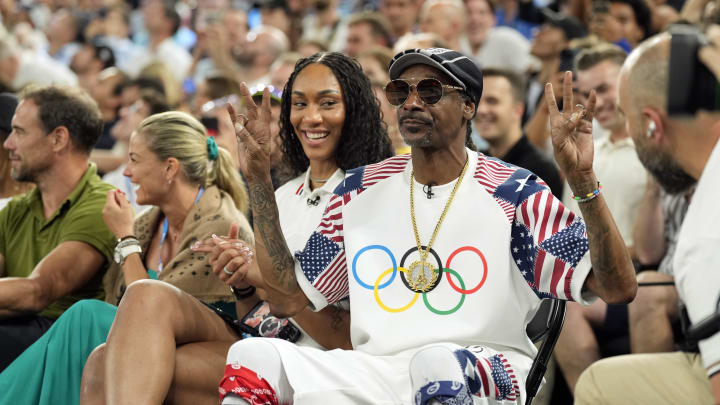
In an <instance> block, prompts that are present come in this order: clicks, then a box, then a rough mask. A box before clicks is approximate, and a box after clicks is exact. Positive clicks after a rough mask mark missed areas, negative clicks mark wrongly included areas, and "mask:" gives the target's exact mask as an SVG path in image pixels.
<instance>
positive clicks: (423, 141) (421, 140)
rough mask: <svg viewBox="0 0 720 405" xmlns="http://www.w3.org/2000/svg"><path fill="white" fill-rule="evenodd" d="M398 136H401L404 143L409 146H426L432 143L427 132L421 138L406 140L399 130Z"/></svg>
mask: <svg viewBox="0 0 720 405" xmlns="http://www.w3.org/2000/svg"><path fill="white" fill-rule="evenodd" d="M400 136H401V137H402V139H403V142H405V144H406V145H407V146H409V147H411V148H426V147H428V146H430V145H432V137H431V136H430V134H429V133H426V134H425V136H423V137H422V138H419V139H413V140H408V139H407V138H406V137H405V136H404V134H403V133H402V131H400Z"/></svg>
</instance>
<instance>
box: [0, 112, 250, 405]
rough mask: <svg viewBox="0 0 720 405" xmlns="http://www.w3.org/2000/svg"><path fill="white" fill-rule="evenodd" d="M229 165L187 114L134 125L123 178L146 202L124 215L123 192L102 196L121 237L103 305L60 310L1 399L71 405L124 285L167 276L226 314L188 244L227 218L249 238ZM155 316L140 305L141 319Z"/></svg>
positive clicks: (0, 382) (5, 383) (0, 388)
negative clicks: (142, 207)
mask: <svg viewBox="0 0 720 405" xmlns="http://www.w3.org/2000/svg"><path fill="white" fill-rule="evenodd" d="M232 162H233V161H232V158H231V157H230V155H229V153H228V152H227V151H226V150H224V149H223V148H218V147H217V145H216V144H215V141H214V139H213V138H211V137H207V136H206V135H205V128H204V127H203V126H202V124H200V122H199V121H197V120H196V119H195V118H193V117H191V116H190V115H188V114H185V113H181V112H166V113H161V114H156V115H152V116H150V117H148V118H147V119H145V120H144V121H143V122H142V123H141V124H140V126H139V127H138V129H137V130H136V131H135V133H133V135H132V137H131V138H130V145H129V162H128V165H127V168H126V169H125V172H124V174H125V175H126V176H128V177H129V178H130V181H132V182H133V183H134V184H136V185H137V186H138V189H137V201H138V203H139V204H143V205H153V206H154V207H153V208H151V209H148V210H146V211H145V212H143V213H142V214H140V215H139V216H138V217H137V218H136V219H135V220H134V221H133V213H132V209H131V206H130V203H129V202H128V201H127V199H126V198H125V196H124V195H123V194H122V192H120V191H118V190H113V191H110V192H109V193H108V198H107V203H106V205H105V208H104V210H103V217H104V219H105V223H106V224H107V226H108V228H109V229H110V230H111V231H112V232H113V234H114V235H115V236H116V237H117V239H118V240H120V242H119V243H118V247H117V248H116V250H115V252H116V253H115V260H116V264H115V265H114V266H113V267H112V268H111V270H110V271H109V272H108V274H107V275H106V276H105V290H106V300H107V301H108V302H109V303H105V302H101V301H96V300H83V301H80V302H78V303H77V304H75V305H73V306H72V307H71V308H70V309H69V310H67V311H66V312H65V314H63V316H61V317H60V318H59V319H58V320H57V322H56V323H55V324H54V325H53V326H52V328H51V329H50V330H49V331H48V332H47V333H46V334H45V335H44V336H43V337H42V338H41V339H40V340H38V341H37V342H36V343H35V344H33V345H32V346H31V347H30V348H28V349H27V350H26V351H25V352H24V353H23V354H22V355H21V356H20V357H18V358H17V359H16V360H15V362H13V363H12V364H11V365H10V366H9V367H8V368H7V369H6V370H5V371H4V372H3V373H2V374H0V403H3V404H11V403H34V404H77V403H79V401H80V381H81V377H82V370H83V366H84V364H85V361H86V360H87V357H88V356H89V354H90V352H91V351H92V350H93V349H94V348H95V347H96V346H98V345H99V344H101V343H103V342H105V339H106V338H107V335H108V333H109V332H110V326H111V325H112V322H113V319H114V318H115V313H116V311H117V307H115V306H114V305H111V304H110V303H112V304H117V303H118V302H119V300H120V298H121V297H122V295H123V293H124V291H125V286H126V285H129V284H130V283H133V282H141V283H142V282H155V283H157V282H167V283H169V284H171V285H172V286H173V288H174V289H175V290H176V291H178V293H180V291H184V292H186V293H188V294H190V295H192V296H194V297H195V298H197V299H199V300H200V301H202V302H204V303H206V304H208V305H209V306H211V307H213V308H216V309H221V310H223V311H225V312H229V313H230V314H234V313H235V308H234V301H235V300H234V297H233V296H232V293H231V292H230V289H229V287H227V285H225V283H223V282H222V281H221V280H220V279H219V278H218V277H216V275H215V274H213V272H212V270H211V268H210V265H209V263H208V259H207V256H206V255H199V254H197V253H194V252H192V251H191V250H190V246H191V245H192V244H193V243H194V242H195V241H198V240H203V239H206V238H208V237H210V236H211V235H213V234H216V233H217V234H224V233H226V232H227V231H228V229H229V228H230V224H231V223H234V222H237V223H239V224H240V226H239V228H240V229H239V234H240V238H241V239H243V240H244V241H246V242H247V243H248V244H252V242H253V239H252V238H253V237H252V231H251V229H250V226H249V224H248V222H247V220H246V219H245V215H243V214H245V213H246V212H247V207H248V202H247V193H246V190H245V188H244V186H243V183H242V181H241V179H240V177H239V175H238V173H237V171H236V170H234V167H233V163H232ZM150 279H157V280H159V281H150ZM156 315H157V314H155V313H154V311H153V308H147V316H149V317H153V316H156ZM226 335H227V336H228V339H231V341H234V340H236V339H237V338H236V336H235V335H234V334H231V333H229V332H228V333H226Z"/></svg>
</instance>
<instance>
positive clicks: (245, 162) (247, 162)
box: [227, 83, 272, 181]
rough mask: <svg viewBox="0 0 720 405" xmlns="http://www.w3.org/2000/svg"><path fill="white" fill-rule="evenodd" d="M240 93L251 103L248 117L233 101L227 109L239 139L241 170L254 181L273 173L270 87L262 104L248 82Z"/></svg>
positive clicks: (244, 100)
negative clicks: (238, 109)
mask: <svg viewBox="0 0 720 405" xmlns="http://www.w3.org/2000/svg"><path fill="white" fill-rule="evenodd" d="M240 96H241V98H242V100H243V102H244V103H245V105H246V106H247V117H245V116H244V115H243V114H236V113H235V109H234V108H233V107H232V105H230V104H228V106H227V109H228V112H229V113H230V118H231V119H232V122H233V127H234V128H235V137H236V138H237V141H238V160H239V165H240V171H242V174H243V176H245V179H246V180H247V181H252V180H255V179H258V178H262V177H263V176H267V175H269V173H270V143H271V142H272V139H271V135H270V119H271V118H270V116H271V113H270V90H269V89H268V88H267V87H266V88H265V90H264V91H263V96H262V103H261V104H260V107H259V108H258V106H257V105H256V104H255V102H254V101H253V99H252V96H251V94H250V90H248V88H247V85H246V84H245V83H242V84H241V85H240Z"/></svg>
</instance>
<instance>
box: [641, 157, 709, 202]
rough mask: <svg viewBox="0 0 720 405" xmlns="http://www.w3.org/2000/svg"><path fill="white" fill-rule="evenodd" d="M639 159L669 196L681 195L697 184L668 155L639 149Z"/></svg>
mask: <svg viewBox="0 0 720 405" xmlns="http://www.w3.org/2000/svg"><path fill="white" fill-rule="evenodd" d="M637 153H638V158H639V159H640V162H641V163H642V164H643V166H645V168H646V169H647V170H648V171H649V172H650V174H651V175H652V176H653V177H654V178H655V180H657V182H658V184H660V187H662V188H663V190H665V191H666V192H667V193H668V194H681V193H685V192H686V191H688V190H689V189H690V188H691V187H693V186H694V185H695V183H697V180H695V179H694V178H692V177H691V176H690V175H689V174H687V172H685V170H683V169H682V168H681V167H680V166H679V165H678V164H677V163H675V161H674V160H673V159H672V158H671V157H670V156H668V155H667V154H666V153H664V152H662V151H659V150H655V151H649V150H643V149H642V148H637Z"/></svg>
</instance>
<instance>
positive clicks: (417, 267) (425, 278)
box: [407, 260, 439, 292]
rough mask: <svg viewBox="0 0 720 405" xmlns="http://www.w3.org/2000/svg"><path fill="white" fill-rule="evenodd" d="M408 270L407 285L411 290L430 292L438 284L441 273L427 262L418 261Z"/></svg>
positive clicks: (411, 264)
mask: <svg viewBox="0 0 720 405" xmlns="http://www.w3.org/2000/svg"><path fill="white" fill-rule="evenodd" d="M407 269H408V271H407V283H408V285H409V286H410V289H411V290H413V291H415V292H428V291H430V290H432V288H433V287H435V284H437V281H438V274H439V271H438V270H437V269H436V268H435V266H433V265H432V264H430V263H428V262H427V260H416V261H414V262H412V263H410V266H408V268H407Z"/></svg>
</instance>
